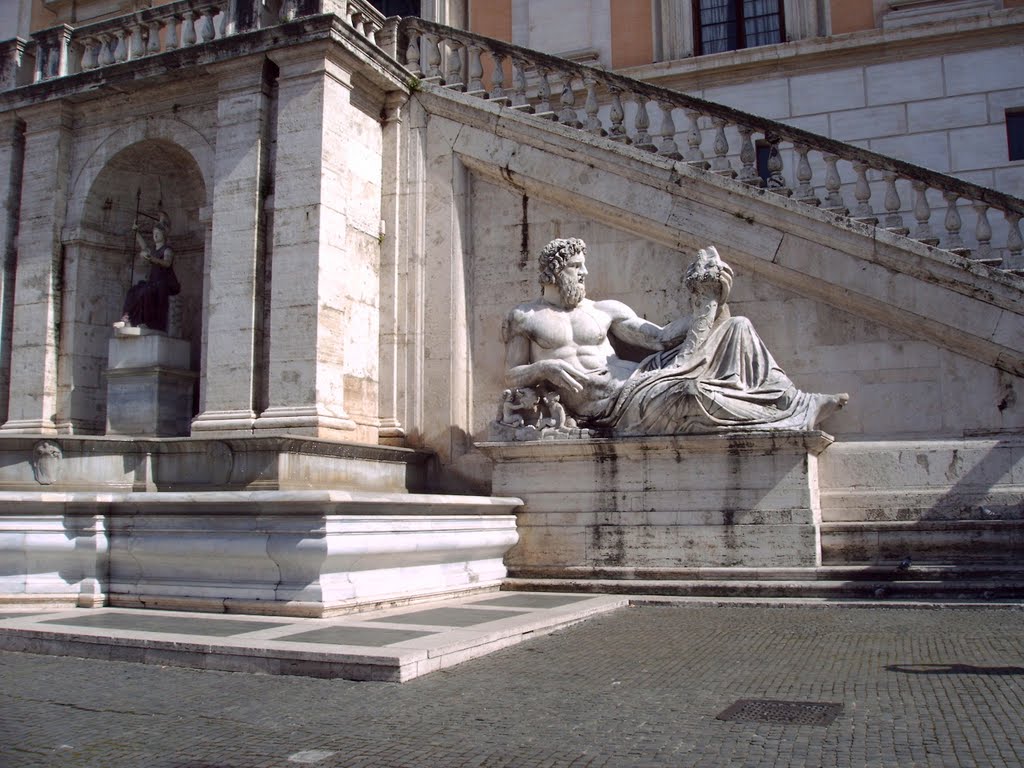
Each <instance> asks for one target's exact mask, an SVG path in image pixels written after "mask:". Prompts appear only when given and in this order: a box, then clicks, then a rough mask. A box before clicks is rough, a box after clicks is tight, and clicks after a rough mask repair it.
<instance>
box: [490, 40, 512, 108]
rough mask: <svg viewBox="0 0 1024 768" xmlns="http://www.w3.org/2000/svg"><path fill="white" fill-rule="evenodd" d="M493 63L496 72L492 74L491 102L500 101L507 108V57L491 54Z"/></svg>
mask: <svg viewBox="0 0 1024 768" xmlns="http://www.w3.org/2000/svg"><path fill="white" fill-rule="evenodd" d="M491 62H492V63H493V64H494V70H493V71H492V72H491V93H490V100H491V101H500V102H502V104H503V105H505V106H507V105H508V103H509V100H508V97H507V96H506V95H505V57H504V56H501V55H499V54H496V53H492V54H491Z"/></svg>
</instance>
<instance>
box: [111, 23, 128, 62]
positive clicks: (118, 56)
mask: <svg viewBox="0 0 1024 768" xmlns="http://www.w3.org/2000/svg"><path fill="white" fill-rule="evenodd" d="M114 35H115V36H116V37H117V45H116V46H114V61H116V62H117V63H121V62H122V61H127V60H128V44H127V42H126V41H125V34H124V30H123V29H117V30H115V31H114Z"/></svg>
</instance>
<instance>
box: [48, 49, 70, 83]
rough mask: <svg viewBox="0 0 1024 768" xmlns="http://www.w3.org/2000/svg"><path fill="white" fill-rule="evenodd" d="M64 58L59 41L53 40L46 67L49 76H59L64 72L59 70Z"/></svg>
mask: <svg viewBox="0 0 1024 768" xmlns="http://www.w3.org/2000/svg"><path fill="white" fill-rule="evenodd" d="M64 58H65V57H64V50H63V48H62V46H61V44H60V42H59V41H56V42H54V44H53V46H52V47H51V48H50V63H49V66H48V68H47V69H48V71H49V76H50V77H60V76H61V75H63V74H66V73H65V72H63V71H61V70H62V67H61V64H62V62H63V61H64Z"/></svg>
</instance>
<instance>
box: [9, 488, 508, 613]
mask: <svg viewBox="0 0 1024 768" xmlns="http://www.w3.org/2000/svg"><path fill="white" fill-rule="evenodd" d="M518 504H519V500H518V499H502V498H483V497H473V496H440V495H428V494H398V493H374V492H360V491H292V492H283V491H253V492H208V493H135V494H122V493H107V494H97V493H13V492H0V603H29V604H31V603H61V604H78V605H100V604H103V602H104V601H105V602H107V603H108V604H110V605H119V606H132V607H150V608H172V609H186V610H210V611H217V612H223V611H228V612H237V613H259V614H272V615H290V616H327V615H331V614H334V613H341V612H345V611H349V610H358V609H361V608H365V607H374V606H378V605H380V604H384V603H391V604H393V603H403V602H410V601H415V600H420V599H427V598H435V597H446V596H451V595H458V594H465V593H470V592H475V591H479V590H486V589H497V587H498V586H499V585H500V583H501V580H502V579H503V578H504V577H505V575H506V571H505V566H504V564H503V562H502V557H503V555H504V554H505V553H506V552H507V551H508V549H509V547H511V546H512V545H513V544H515V542H516V520H515V517H514V516H513V515H512V514H511V511H512V509H513V508H514V507H515V506H516V505H518Z"/></svg>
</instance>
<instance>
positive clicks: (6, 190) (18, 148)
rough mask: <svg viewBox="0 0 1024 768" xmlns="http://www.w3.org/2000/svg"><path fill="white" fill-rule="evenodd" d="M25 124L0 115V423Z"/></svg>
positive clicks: (4, 405)
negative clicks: (3, 180)
mask: <svg viewBox="0 0 1024 768" xmlns="http://www.w3.org/2000/svg"><path fill="white" fill-rule="evenodd" d="M24 130H25V124H24V123H23V122H22V121H21V120H20V119H18V118H15V117H13V116H11V115H5V116H4V117H3V118H0V179H4V178H6V182H0V423H2V422H3V421H6V420H7V398H8V392H9V387H10V383H11V334H12V325H13V321H14V276H15V267H16V265H17V242H16V241H17V235H18V215H19V210H20V205H21V177H22V169H23V161H24V154H25V138H24Z"/></svg>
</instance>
